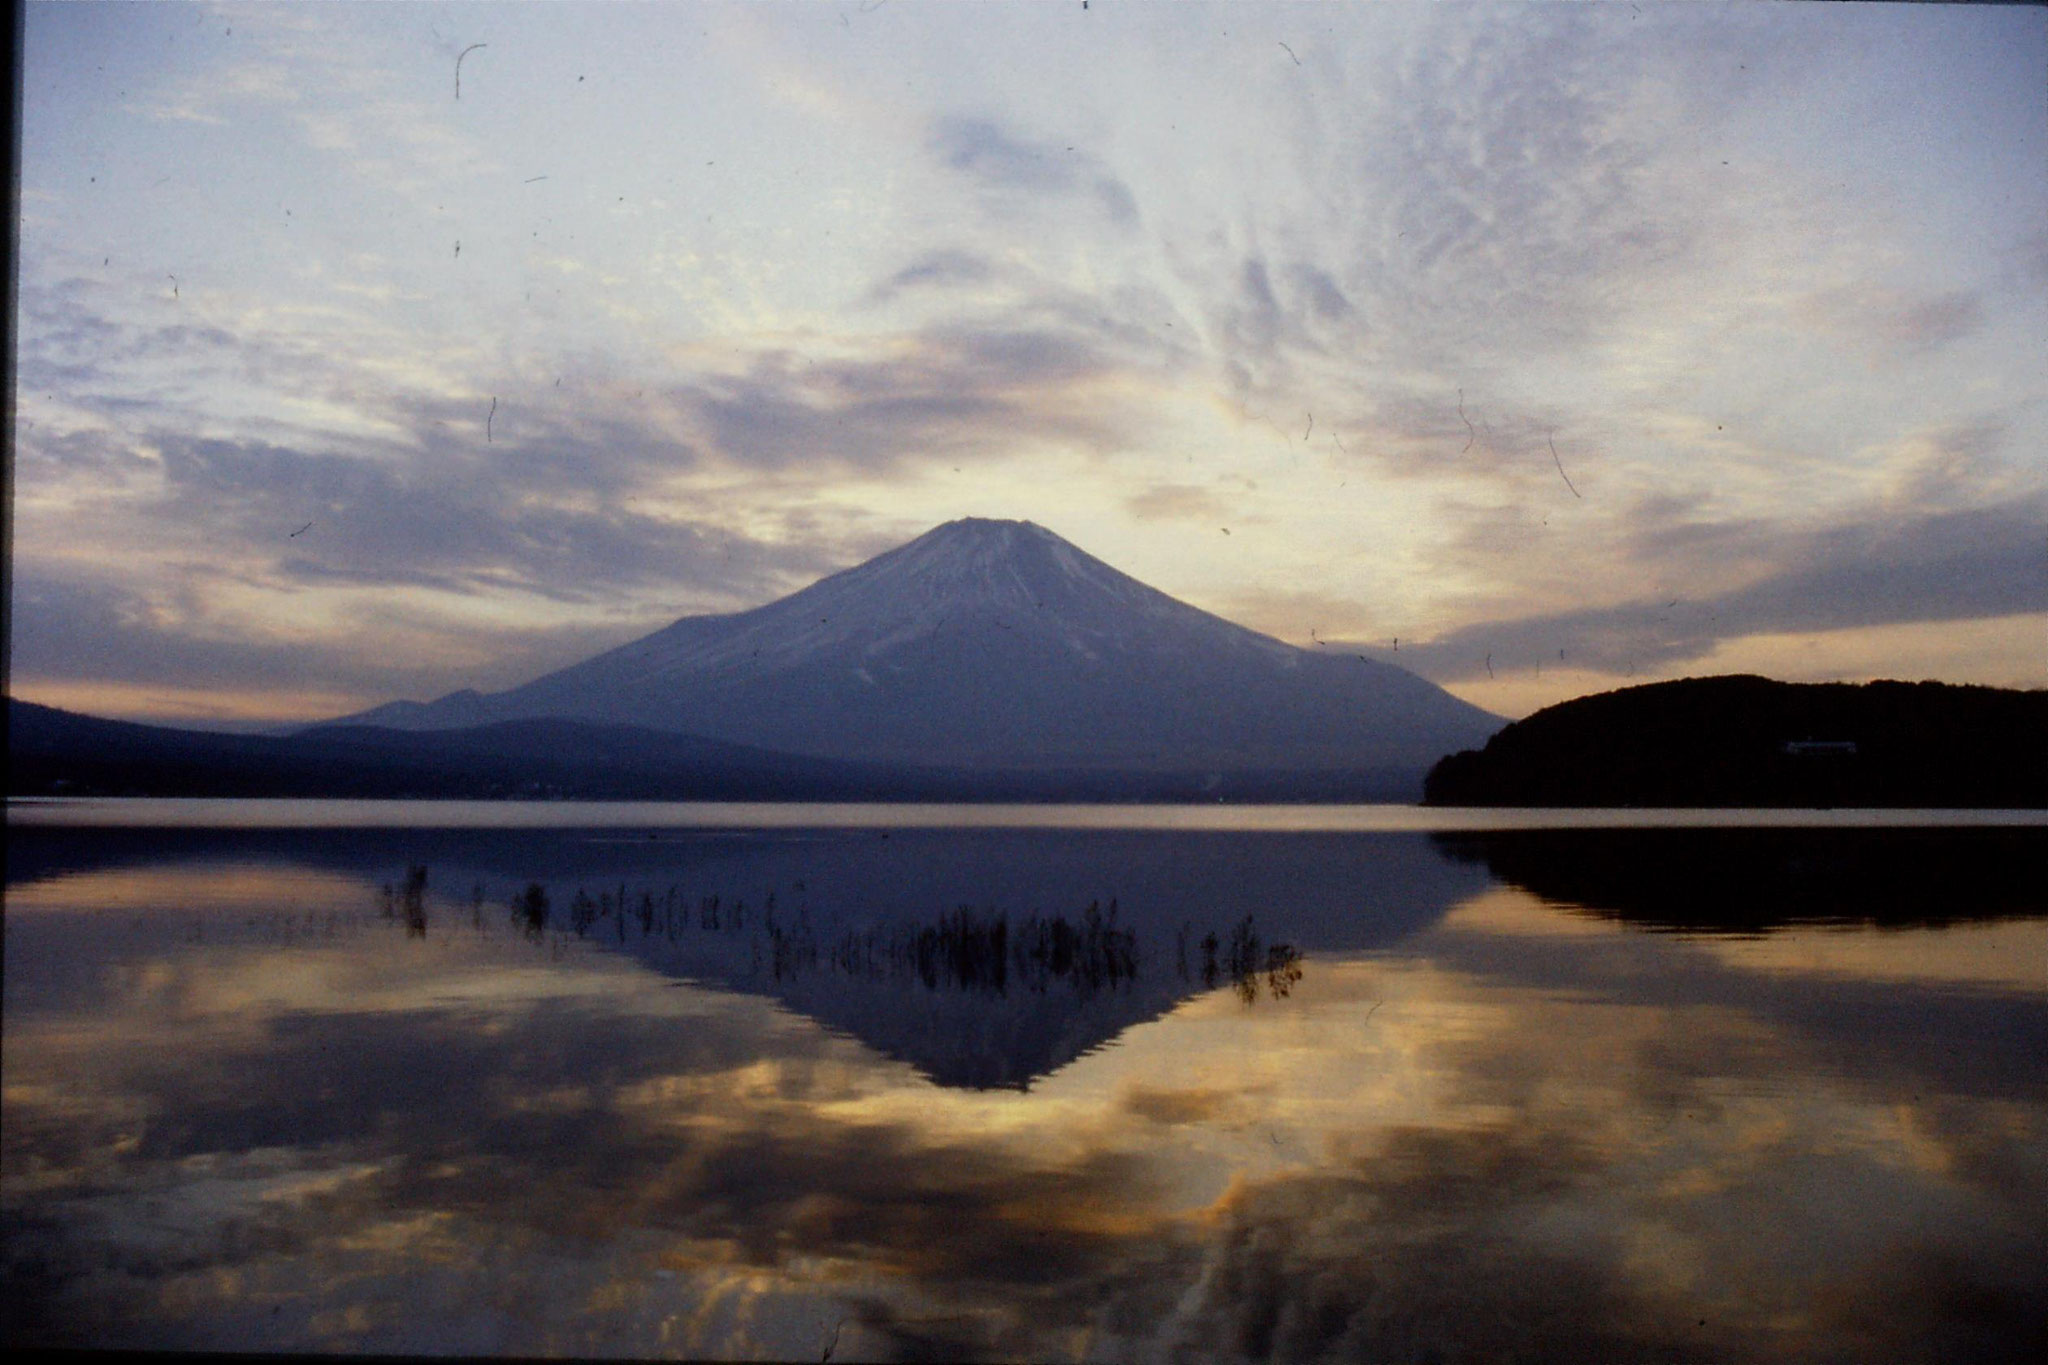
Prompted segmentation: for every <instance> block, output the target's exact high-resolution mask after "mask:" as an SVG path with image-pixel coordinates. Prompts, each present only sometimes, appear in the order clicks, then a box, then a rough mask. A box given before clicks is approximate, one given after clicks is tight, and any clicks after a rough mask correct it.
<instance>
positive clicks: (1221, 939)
mask: <svg viewBox="0 0 2048 1365" xmlns="http://www.w3.org/2000/svg"><path fill="white" fill-rule="evenodd" d="M8 819H9V828H8V835H7V838H8V855H9V856H8V868H7V873H6V877H7V881H6V916H5V936H6V937H5V949H6V957H5V982H4V984H5V1002H4V1033H0V1050H4V1055H0V1062H4V1091H0V1120H4V1121H0V1229H4V1240H0V1315H4V1316H0V1321H4V1330H5V1341H6V1344H8V1345H10V1346H25V1345H37V1344H41V1345H71V1346H91V1347H133V1348H148V1349H179V1350H202V1351H294V1352H297V1351H310V1352H349V1353H402V1354H440V1353H462V1354H470V1355H497V1354H503V1355H523V1356H539V1355H575V1356H585V1357H591V1356H629V1357H656V1356H686V1357H697V1358H704V1357H711V1358H732V1359H754V1358H769V1359H791V1360H814V1361H815V1360H826V1359H829V1360H833V1361H841V1360H898V1359H930V1358H945V1359H999V1360H1069V1359H1100V1360H1155V1359H1156V1360H1169V1359H1170V1360H1175V1361H1182V1360H1211V1359H1214V1360H1244V1359H1250V1360H1313V1359H1325V1358H1339V1359H1363V1360H1399V1361H1421V1360H1435V1361H1445V1362H1451V1361H1465V1360H1488V1361H1493V1360H1503V1359H1510V1358H1512V1359H1517V1360H1523V1359H1586V1358H1601V1357H1604V1358H1611V1359H1655V1360H1659V1361H1666V1360H1728V1361H1752V1360H1845V1361H1846V1360H1856V1361H1869V1360H1925V1359H1941V1360H1974V1359H1982V1360H2002V1359H2018V1358H2023V1357H2025V1356H2027V1355H2029V1354H2030V1353H2033V1354H2039V1353H2048V1214H2044V1212H2043V1211H2044V1210H2048V1067H2044V1065H2043V1060H2044V1058H2048V876H2044V869H2048V814H2044V813H2043V812H2018V813H2016V812H1913V811H1906V812H1900V811H1876V812H1872V811H1837V812H1812V811H1803V812H1783V811H1778V812H1729V811H1704V812H1677V811H1673V812H1643V811H1623V812H1587V811H1574V812H1540V811H1440V810H1422V809H1419V808H1407V807H1355V808H1354V807H1275V806H1266V807H1250V808H1244V807H1220V808H1219V807H1136V808H1133V807H1099V806H1098V807H1052V806H1037V807H908V808H906V807H877V806H855V807H848V806H831V807H815V806H807V807H759V806H737V807H731V806H728V807H715V806H609V805H599V804H588V805H575V804H562V805H549V804H541V803H534V804H522V803H502V804H477V805H467V804H462V803H447V804H436V803H347V802H303V803H289V802H284V803H280V802H156V801H129V802H121V801H79V802H61V801H60V802H13V803H10V806H9V812H8ZM2030 1347H2031V1348H2032V1351H2031V1352H2030V1350H2029V1348H2030Z"/></svg>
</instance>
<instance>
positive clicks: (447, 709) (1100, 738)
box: [345, 518, 1503, 780]
mask: <svg viewBox="0 0 2048 1365" xmlns="http://www.w3.org/2000/svg"><path fill="white" fill-rule="evenodd" d="M537 718H551V719H567V720H578V721H586V722H599V723H608V724H626V725H634V726H642V727H647V728H651V729H658V730H669V731H681V732H685V733H688V734H692V735H697V736H702V737H705V738H710V739H717V740H723V741H726V742H729V743H737V744H745V745H752V746H756V747H759V748H766V749H774V750H779V751H782V752H785V753H793V754H803V755H812V756H816V757H820V758H832V759H845V760H860V761H869V762H885V763H911V764H921V765H928V766H937V767H947V768H952V769H958V770H967V771H993V770H1040V771H1043V770H1052V769H1063V770H1097V771H1100V770H1112V769H1113V770H1123V771H1133V772H1168V771H1174V772H1225V771H1229V772H1249V771H1255V770H1256V771H1267V772H1275V771H1280V772H1284V771H1300V772H1325V773H1326V772H1334V771H1340V770H1347V771H1353V772H1363V771H1380V772H1384V773H1387V774H1388V775H1389V776H1392V775H1393V774H1395V773H1397V772H1406V771H1408V770H1412V771H1413V772H1414V774H1416V776H1417V778H1418V780H1419V775H1420V773H1421V772H1422V771H1423V770H1424V769H1426V768H1427V767H1428V766H1429V765H1430V764H1431V763H1432V762H1434V761H1435V760H1436V759H1437V758H1439V757H1441V756H1443V755H1444V754H1447V753H1452V752H1455V751H1457V750H1459V749H1465V748H1472V747H1475V746H1476V745H1478V744H1479V743H1481V742H1483V741H1484V740H1485V739H1486V737H1487V736H1489V735H1491V734H1492V733H1493V732H1494V731H1496V730H1498V729H1499V728H1500V727H1501V725H1502V724H1503V722H1502V721H1501V720H1500V719H1499V718H1498V717H1495V716H1492V715H1489V714H1488V713H1487V712H1484V711H1481V710H1479V709H1478V708H1477V707H1474V706H1471V705H1468V704H1467V703H1465V702H1462V701H1460V700H1458V699H1457V698H1456V697H1453V696H1451V695H1450V694H1449V693H1447V692H1445V691H1444V690H1443V689H1441V688H1439V687H1437V686H1436V685H1434V684H1433V683H1429V682H1426V681H1424V680H1423V679H1421V678H1419V677H1416V676H1415V675H1414V674H1412V673H1409V672H1406V671H1405V670H1403V669H1400V668H1396V667H1393V666H1391V665H1389V664H1386V663H1381V662H1378V661H1374V660H1369V659H1365V658H1361V657H1358V656H1355V655H1349V654H1334V653H1318V652H1315V651H1312V650H1306V649H1301V648H1298V647H1297V646H1294V645H1290V644H1286V643H1284V642H1282V641H1280V640H1276V639H1273V638H1272V637H1270V636H1266V635H1261V634H1259V633H1257V632H1256V631H1252V630H1248V629H1246V628H1244V627H1242V626H1239V625H1235V624H1233V623H1231V622H1229V621H1226V620H1224V619H1222V618H1221V617H1218V616H1212V615H1210V614H1209V613H1208V612H1205V611H1201V610H1199V609H1198V608H1195V607H1191V606H1189V605H1187V604H1186V603H1184V602H1180V601H1176V600H1175V599H1174V598H1171V597H1169V596H1167V595H1166V594H1164V593H1162V592H1159V591H1157V590H1156V589H1153V588H1150V587H1147V586H1146V585H1145V584H1143V583H1140V582H1138V581H1137V580H1136V579H1134V578H1131V577H1129V576H1128V575H1125V574H1123V573H1119V572H1118V571H1117V570H1115V569H1113V568H1111V567H1110V566H1109V565H1107V564H1105V563H1103V562H1102V561H1101V560H1099V559H1096V558H1094V557H1092V556H1090V555H1088V554H1085V553H1083V552H1082V551H1081V550H1079V549H1076V548H1075V547H1074V546H1073V545H1071V544H1069V543H1068V542H1066V541H1065V540H1062V539H1061V538H1060V537H1058V536H1056V535H1054V534H1053V533H1052V532H1050V531H1047V530H1045V529H1044V528H1043V527H1040V526H1036V525H1033V524H1032V523H1030V522H1027V521H992V520H984V519H979V518H970V519H966V520H961V521H953V522H948V523H947V524H945V525H943V526H940V527H937V528H936V529H934V530H932V531H929V532H927V533H926V534H924V535H922V536H920V537H918V538H917V539H916V540H913V541H911V542H910V543H908V544H906V545H903V546H900V547H898V548H897V549H894V550H891V551H888V552H887V553H885V554H882V555H879V556H877V557H876V558H874V559H871V560H869V561H868V562H867V563H865V564H861V565H858V566H856V567H854V568H851V569H847V570H845V571H843V572H841V573H837V574H833V575H832V576H830V577H828V578H824V579H822V580H820V581H819V582H817V583H814V584H812V585H811V586H810V587H808V588H805V589H803V590H801V591H799V592H796V593H793V594H791V595H790V596H788V597H784V598H782V599H780V600H778V601H775V602H771V603H769V604H767V605H766V606H762V607H757V608H755V609H753V610H751V611H742V612H736V613H732V614H728V615H715V616H688V617H684V618H683V619H681V620H679V621H676V622H675V623H674V624H672V625H670V626H667V627H666V628H664V629H662V630H658V631H656V632H655V633H653V634H652V635H648V636H646V637H644V638H642V639H639V640H635V641H633V642H632V643H630V644H626V645H622V646H620V647H619V648H617V649H613V650H610V651H608V652H606V653H603V654H599V655H597V656H595V657H594V658H591V659H587V660H585V661H584V662H582V663H579V664H575V665H572V666H571V667H568V668H565V669H562V670H560V671H559V672H556V673H550V674H548V675H546V676H544V677H541V678H537V679H535V680H534V681H532V682H529V683H526V684H524V685H522V686H519V687H515V688H512V689H510V690H509V691H505V692H497V693H492V694H488V695H486V694H480V693H478V692H475V691H462V692H456V693H452V694H450V695H448V696H445V697H442V698H440V699H439V700H437V701H433V702H429V703H425V704H421V703H417V702H393V703H391V704H389V705H385V706H380V707H377V708H375V709H374V710H371V711H367V712H363V713H360V714H358V715H355V716H351V717H347V718H346V721H345V723H348V724H355V725H372V726H384V727H390V728H397V729H411V730H436V729H452V728H460V727H469V726H477V725H485V724H491V723H495V722H500V721H509V720H526V719H537Z"/></svg>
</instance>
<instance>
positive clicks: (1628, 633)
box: [1373, 496, 2048, 681]
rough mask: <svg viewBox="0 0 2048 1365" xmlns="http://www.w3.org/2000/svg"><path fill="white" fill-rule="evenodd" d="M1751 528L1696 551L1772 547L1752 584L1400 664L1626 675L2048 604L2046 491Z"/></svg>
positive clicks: (1566, 618) (1426, 649)
mask: <svg viewBox="0 0 2048 1365" xmlns="http://www.w3.org/2000/svg"><path fill="white" fill-rule="evenodd" d="M1747 529H1748V530H1749V531H1751V532H1752V533H1751V534H1747V535H1745V528H1737V527H1722V528H1711V529H1710V528H1701V539H1700V540H1699V541H1698V542H1696V543H1695V545H1693V546H1691V547H1689V548H1690V549H1692V550H1693V551H1695V552H1700V551H1704V552H1706V553H1709V554H1711V553H1715V552H1717V550H1718V549H1720V548H1722V547H1725V546H1726V545H1727V543H1728V542H1729V541H1731V540H1733V541H1735V542H1736V543H1738V544H1744V543H1745V542H1746V545H1745V548H1747V549H1748V550H1749V551H1750V552H1751V553H1761V552H1763V550H1764V547H1766V546H1767V547H1769V549H1770V552H1771V553H1772V554H1773V557H1774V558H1775V559H1776V561H1777V567H1775V568H1773V569H1772V570H1771V571H1769V572H1767V573H1764V574H1762V575H1761V576H1759V577H1757V578H1755V579H1754V580H1753V581H1751V582H1748V583H1746V584H1744V585H1743V586H1741V587H1737V588H1733V589H1730V590H1726V591H1721V592H1715V593H1710V594H1707V595H1704V596H1700V595H1694V594H1676V595H1673V596H1670V597H1668V598H1652V599H1638V600H1634V601H1630V602H1626V603H1623V604H1620V605H1616V606H1604V607H1596V608H1587V609H1584V610H1577V611H1566V612H1552V613H1547V614H1542V615H1535V616H1527V617H1522V618H1507V619H1501V620H1494V621H1482V622H1476V623H1474V624H1471V625H1467V626H1462V627H1460V628H1458V629H1456V630H1453V631H1450V632H1448V633H1445V634H1443V635H1440V636H1438V637H1436V638H1434V639H1430V640H1426V641H1418V640H1410V641H1406V642H1404V643H1403V645H1402V647H1401V649H1400V651H1399V662H1400V663H1401V664H1402V665H1403V666H1404V667H1408V668H1411V669H1414V670H1415V671H1417V672H1420V673H1423V674H1424V675H1426V676H1429V677H1432V678H1435V679H1438V680H1440V681H1458V680H1470V679H1476V678H1480V677H1484V676H1488V670H1489V669H1491V670H1496V671H1508V670H1520V669H1534V668H1544V667H1559V666H1563V667H1570V668H1575V669H1586V670H1593V671H1596V672H1601V673H1608V674H1614V675H1627V674H1632V673H1636V672H1639V671H1640V672H1649V671H1652V670H1655V669H1658V668H1664V667H1669V666H1671V665H1676V664H1684V663H1689V662H1692V661H1695V660H1699V659H1703V658H1705V657H1707V656H1708V655H1709V654H1711V653H1713V652H1714V650H1715V649H1716V647H1717V646H1719V645H1720V644H1721V643H1723V642H1725V641H1729V640H1735V639H1740V638H1742V637H1744V636H1750V635H1759V634H1769V633H1779V632H1824V631H1835V630H1847V629H1853V628H1857V627H1868V626H1884V625H1893V624H1899V623H1904V622H1924V621H1960V620H1970V619H1978V618H1986V617H1998V616H2010V615H2016V614H2021V613H2035V612H2048V499H2044V498H2042V497H2039V496H2035V497H2029V498H2026V499H2024V500H2021V501H2018V502H2014V503H2008V504H2004V505H2000V506H1996V507H1987V508H1978V509H1972V510H1968V511H1957V512H1944V513H1938V514H1935V515H1931V516H1923V517H1918V518H1913V519H1910V520H1905V521H1899V522H1894V521H1865V522H1859V523H1855V524H1847V525H1837V526H1831V527H1827V528H1825V529H1822V530H1819V531H1815V532H1811V533H1807V534H1805V535H1791V534H1788V533H1787V532H1786V531H1784V530H1783V529H1781V528H1774V529H1772V530H1771V531H1769V532H1768V533H1766V532H1764V531H1763V530H1762V529H1761V528H1747ZM1373 648H1375V649H1386V648H1388V646H1386V645H1385V644H1384V643H1383V642H1374V645H1373Z"/></svg>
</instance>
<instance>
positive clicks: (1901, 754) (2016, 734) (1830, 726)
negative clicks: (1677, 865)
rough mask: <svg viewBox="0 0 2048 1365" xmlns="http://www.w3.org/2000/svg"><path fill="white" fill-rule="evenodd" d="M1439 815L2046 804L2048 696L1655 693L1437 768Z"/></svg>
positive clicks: (1893, 690)
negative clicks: (1455, 809)
mask: <svg viewBox="0 0 2048 1365" xmlns="http://www.w3.org/2000/svg"><path fill="white" fill-rule="evenodd" d="M1424 799H1425V800H1426V801H1427V802H1428V803H1430V804H1432V805H1442V806H1929V807H1970V806H1975V807H1987V808H2021V807H2027V808H2031V807H2041V806H2048V691H2027V692H2022V691H2014V690H2009V689H2002V688H1994V687H1957V686H1950V685H1948V684H1944V683H1934V682H1921V683H1904V682H1873V683H1863V684H1851V683H1808V684H1800V683H1783V682H1773V681H1771V680H1770V679H1768V678H1757V677H1748V676H1737V677H1722V678H1689V679H1686V680H1684V681H1681V682H1668V683H1652V684H1649V685H1648V686H1644V687H1631V688H1626V689H1623V690H1621V691H1618V692H1606V693H1602V694H1600V695H1598V696H1591V697H1579V698H1576V699H1574V700H1572V701H1568V702H1563V703H1560V704H1559V705H1557V706H1552V707H1547V708H1545V709H1544V710H1542V711H1538V712H1537V713H1536V714H1535V715H1533V716H1530V717H1528V718H1527V719H1525V720H1520V721H1517V722H1515V723H1514V724H1513V725H1510V726H1508V727H1507V728H1506V729H1504V730H1502V731H1501V732H1500V733H1499V734H1497V735H1495V736H1494V737H1493V738H1492V739H1490V740H1488V741H1487V743H1486V747H1485V748H1484V749H1481V750H1478V751H1472V750H1466V751H1464V752H1460V753H1457V754H1453V755H1451V756H1450V757H1448V758H1445V759H1444V760H1443V761H1442V762H1440V763H1438V764H1437V765H1436V767H1435V768H1434V769H1432V770H1431V772H1430V774H1429V778H1428V781H1427V783H1426V786H1425V797H1424Z"/></svg>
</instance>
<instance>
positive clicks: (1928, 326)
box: [1794, 284, 1984, 355]
mask: <svg viewBox="0 0 2048 1365" xmlns="http://www.w3.org/2000/svg"><path fill="white" fill-rule="evenodd" d="M1794 312H1795V314H1796V315H1797V316H1798V317H1799V318H1800V319H1801V320H1802V321H1804V322H1806V323H1807V325H1809V326H1811V327H1815V328H1817V329H1820V330H1823V331H1827V332H1832V333H1836V334H1839V335H1841V336H1843V337H1845V338H1847V339H1849V340H1852V341H1857V342H1861V343H1863V344H1866V345H1870V346H1873V347H1876V348H1881V349H1890V350H1893V351H1896V352H1901V353H1904V354H1908V355H1913V354H1920V353H1924V352H1929V351H1934V350H1937V349H1939V348H1940V347H1942V346H1946V345H1948V344H1949V343H1951V342H1955V341H1961V340H1963V339H1964V338H1966V337H1969V336H1972V335H1974V334H1976V333H1977V332H1978V331H1979V330H1980V329H1981V328H1982V327H1983V325H1984V300H1983V298H1982V297H1981V296H1980V295H1979V294H1978V293H1977V292H1976V291H1975V290H1969V289H1952V290H1948V291H1946V292H1942V293H1921V294H1913V293H1907V292H1905V291H1902V290H1898V289H1892V288H1887V287H1884V286H1881V285H1873V284H1864V285H1857V286H1851V287H1845V288H1840V289H1829V290H1824V291H1821V292H1819V293H1816V294H1810V295H1808V296H1807V297H1806V298H1805V299H1803V300H1801V301H1800V303H1799V304H1798V305H1797V306H1796V307H1795V309H1794Z"/></svg>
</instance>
